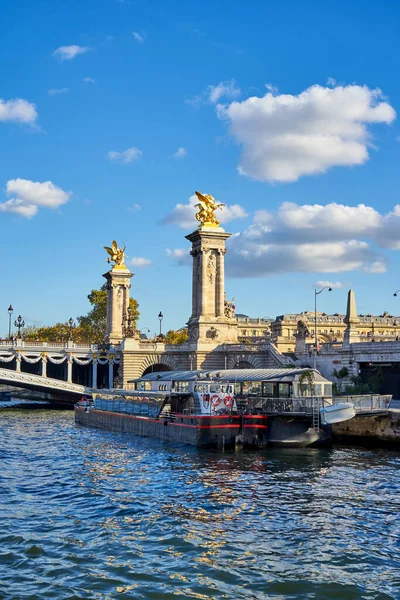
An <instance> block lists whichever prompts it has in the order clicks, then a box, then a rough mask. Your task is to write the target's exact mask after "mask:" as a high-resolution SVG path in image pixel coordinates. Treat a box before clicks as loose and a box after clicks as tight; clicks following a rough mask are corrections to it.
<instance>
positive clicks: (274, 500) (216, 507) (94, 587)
mask: <svg viewBox="0 0 400 600" xmlns="http://www.w3.org/2000/svg"><path fill="white" fill-rule="evenodd" d="M0 425H1V428H0V467H1V468H0V505H1V506H0V598H1V599H6V600H10V599H13V600H14V599H15V600H17V599H18V600H19V599H42V598H58V599H63V600H64V599H70V600H72V599H74V600H78V599H81V598H82V599H83V598H85V599H86V598H90V599H102V600H103V599H108V598H110V599H113V600H114V599H119V598H121V599H124V598H134V599H136V598H138V599H141V598H146V599H163V600H164V599H165V600H168V599H175V598H198V599H204V600H206V599H208V598H229V599H236V598H246V599H260V600H261V599H263V600H264V599H269V598H273V599H286V598H296V599H308V598H310V599H311V598H313V599H316V600H321V599H325V598H329V599H340V600H342V599H343V600H348V599H359V598H367V599H372V598H374V599H382V600H383V599H389V598H392V599H398V598H399V597H400V519H399V491H400V483H399V469H400V454H399V453H395V452H389V451H388V452H386V451H366V450H360V449H354V448H340V449H334V450H308V449H304V450H303V449H298V450H290V451H289V450H268V451H264V452H263V453H237V454H233V453H232V454H228V453H227V454H216V453H211V452H206V451H199V450H197V449H194V448H191V447H187V446H176V445H173V444H167V443H163V442H159V441H157V440H151V439H144V438H136V437H133V436H127V435H118V434H115V433H108V432H104V431H97V430H91V429H85V428H81V427H76V426H75V424H74V417H73V413H72V412H67V411H65V412H64V411H49V410H15V409H12V410H10V409H8V410H1V411H0Z"/></svg>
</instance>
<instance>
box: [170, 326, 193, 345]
mask: <svg viewBox="0 0 400 600" xmlns="http://www.w3.org/2000/svg"><path fill="white" fill-rule="evenodd" d="M187 340H188V330H187V329H178V330H175V329H170V330H169V331H167V333H166V334H165V338H164V341H165V343H166V344H184V343H185V342H187Z"/></svg>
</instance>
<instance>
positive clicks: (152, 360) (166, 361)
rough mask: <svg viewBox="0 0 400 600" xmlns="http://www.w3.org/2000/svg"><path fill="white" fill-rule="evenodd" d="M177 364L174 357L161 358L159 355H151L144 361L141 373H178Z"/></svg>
mask: <svg viewBox="0 0 400 600" xmlns="http://www.w3.org/2000/svg"><path fill="white" fill-rule="evenodd" d="M177 370H178V368H177V364H176V362H175V360H174V359H173V358H172V356H168V355H165V356H160V355H159V354H158V355H157V354H149V355H148V356H146V358H145V359H144V360H143V362H142V365H141V368H140V372H141V373H142V375H141V377H143V375H147V374H148V373H153V372H154V373H156V372H157V371H177Z"/></svg>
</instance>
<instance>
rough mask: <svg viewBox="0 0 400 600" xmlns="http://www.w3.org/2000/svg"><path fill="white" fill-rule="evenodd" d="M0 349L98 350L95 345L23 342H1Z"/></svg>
mask: <svg viewBox="0 0 400 600" xmlns="http://www.w3.org/2000/svg"><path fill="white" fill-rule="evenodd" d="M0 347H1V348H2V349H18V348H25V349H29V348H35V350H36V349H38V348H46V349H48V350H50V349H51V348H65V349H66V350H73V349H77V350H78V349H79V350H86V351H87V352H89V351H90V350H92V351H93V350H98V346H97V344H78V343H75V342H41V341H24V340H18V339H17V340H1V341H0Z"/></svg>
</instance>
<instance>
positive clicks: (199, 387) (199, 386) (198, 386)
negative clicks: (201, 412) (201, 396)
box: [194, 384, 203, 393]
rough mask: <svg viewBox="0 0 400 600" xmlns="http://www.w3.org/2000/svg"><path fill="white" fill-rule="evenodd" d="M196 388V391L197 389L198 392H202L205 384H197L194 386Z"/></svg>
mask: <svg viewBox="0 0 400 600" xmlns="http://www.w3.org/2000/svg"><path fill="white" fill-rule="evenodd" d="M194 389H195V391H197V392H200V393H201V392H202V391H203V386H202V385H201V384H200V385H196V386H195V387H194Z"/></svg>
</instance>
